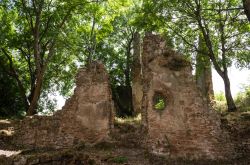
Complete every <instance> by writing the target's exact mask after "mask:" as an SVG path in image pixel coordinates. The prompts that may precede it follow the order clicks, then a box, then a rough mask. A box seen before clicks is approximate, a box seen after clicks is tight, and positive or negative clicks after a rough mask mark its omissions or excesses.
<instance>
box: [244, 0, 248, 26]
mask: <svg viewBox="0 0 250 165" xmlns="http://www.w3.org/2000/svg"><path fill="white" fill-rule="evenodd" d="M243 7H244V11H245V14H246V16H247V18H248V21H249V22H250V0H243Z"/></svg>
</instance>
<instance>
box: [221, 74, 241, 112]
mask: <svg viewBox="0 0 250 165" xmlns="http://www.w3.org/2000/svg"><path fill="white" fill-rule="evenodd" d="M222 79H223V81H224V87H225V97H226V100H227V107H228V111H229V112H234V111H236V110H237V108H236V105H235V103H234V100H233V97H232V93H231V88H230V80H229V77H228V74H227V72H225V73H224V76H223V77H222Z"/></svg>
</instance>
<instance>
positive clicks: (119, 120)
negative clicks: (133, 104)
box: [115, 114, 141, 124]
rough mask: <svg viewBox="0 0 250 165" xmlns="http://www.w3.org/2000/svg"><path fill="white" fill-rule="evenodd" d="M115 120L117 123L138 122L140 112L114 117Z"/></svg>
mask: <svg viewBox="0 0 250 165" xmlns="http://www.w3.org/2000/svg"><path fill="white" fill-rule="evenodd" d="M115 122H116V123H119V124H124V123H131V124H132V123H135V124H140V123H141V114H138V115H137V116H135V117H124V118H122V117H115Z"/></svg>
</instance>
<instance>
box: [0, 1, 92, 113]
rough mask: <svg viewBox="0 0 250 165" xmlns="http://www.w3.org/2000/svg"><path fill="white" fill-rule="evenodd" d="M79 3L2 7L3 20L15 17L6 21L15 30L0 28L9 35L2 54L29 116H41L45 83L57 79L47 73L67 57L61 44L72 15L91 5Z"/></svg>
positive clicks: (21, 3)
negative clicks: (40, 105)
mask: <svg viewBox="0 0 250 165" xmlns="http://www.w3.org/2000/svg"><path fill="white" fill-rule="evenodd" d="M79 2H80V1H79ZM79 2H77V1H74V3H71V2H67V1H49V0H32V1H26V0H19V1H14V2H12V1H10V2H5V4H4V5H3V6H2V7H3V9H4V10H3V11H4V12H5V15H4V16H3V17H2V19H8V17H9V15H8V13H13V14H12V19H8V21H7V22H6V23H7V24H10V25H11V28H10V29H7V28H1V29H0V30H1V33H3V34H5V33H6V34H9V35H6V36H5V38H4V39H3V40H1V42H2V44H1V54H3V55H4V56H5V59H8V63H9V69H8V71H9V72H10V73H11V74H9V75H10V76H12V77H14V78H15V80H16V81H17V84H18V87H19V91H20V94H21V96H22V98H23V102H24V105H25V107H26V112H27V115H34V114H36V113H37V104H38V101H39V98H40V95H41V93H42V87H43V85H44V81H45V79H47V81H49V79H48V77H53V76H52V75H48V74H46V72H50V71H49V70H50V69H52V68H53V64H55V65H57V66H59V68H61V69H62V66H60V65H58V64H60V62H61V60H60V58H62V59H64V55H63V54H62V53H60V51H59V48H60V47H61V45H59V43H62V42H61V41H60V40H61V39H62V38H63V35H65V30H64V28H65V29H67V27H66V23H67V22H69V20H70V18H71V14H72V12H73V11H74V10H75V9H76V7H77V6H79V5H80V4H81V5H84V4H85V3H87V2H85V1H83V2H81V3H79ZM64 67H65V66H64ZM62 70H63V69H62ZM57 71H58V70H57ZM59 72H60V71H59ZM46 84H47V82H46ZM47 85H48V84H47Z"/></svg>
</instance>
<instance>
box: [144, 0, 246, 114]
mask: <svg viewBox="0 0 250 165" xmlns="http://www.w3.org/2000/svg"><path fill="white" fill-rule="evenodd" d="M147 2H148V1H147ZM158 5H159V6H160V7H158V8H157V9H158V10H157V11H154V13H157V14H156V15H157V17H159V19H158V20H161V21H162V24H164V25H165V26H166V29H167V30H168V31H169V30H170V31H172V34H175V37H176V38H175V42H179V41H181V44H178V45H180V46H179V48H178V49H179V50H181V49H183V47H184V49H186V50H188V49H189V50H193V51H194V52H196V53H200V54H202V55H205V56H207V57H209V59H210V61H211V63H212V64H213V66H214V68H215V70H216V71H217V73H218V74H219V75H220V76H221V78H222V79H223V81H224V86H225V96H226V100H227V106H228V110H229V111H235V110H236V106H235V103H234V101H233V98H232V95H231V90H230V81H229V78H228V67H229V66H230V65H231V64H232V62H233V60H236V61H237V62H239V61H240V60H242V59H243V58H241V57H245V58H244V59H248V58H247V56H248V57H249V47H248V46H247V45H248V40H249V26H248V24H247V23H246V21H245V18H244V16H242V15H241V11H240V10H239V9H238V6H239V5H240V4H239V2H237V1H233V0H232V1H219V0H211V1H207V0H195V1H171V2H170V1H162V2H161V3H160V4H158ZM235 8H237V10H234V9H235ZM163 18H165V20H164V19H163ZM169 20H171V21H169ZM200 34H201V35H202V38H203V39H204V42H205V45H206V49H207V51H206V52H204V51H203V50H200V49H199V47H198V38H199V37H198V36H199V35H200ZM174 45H176V43H174ZM189 52H191V51H189ZM247 52H248V53H247Z"/></svg>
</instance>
